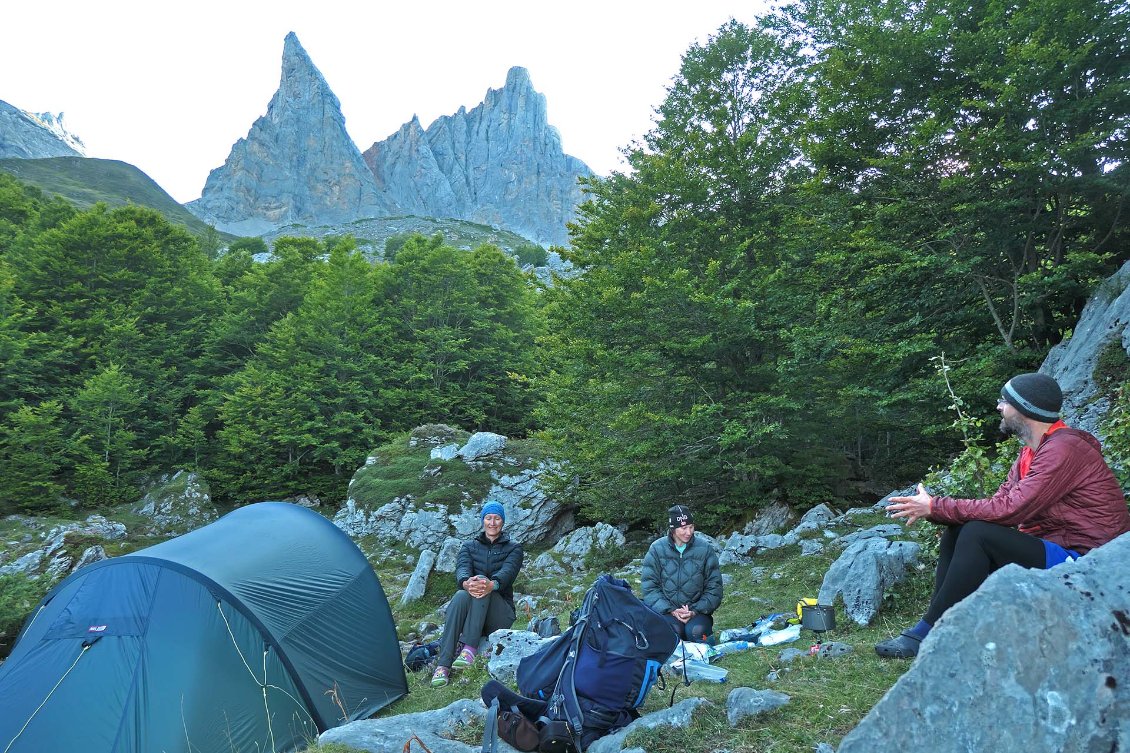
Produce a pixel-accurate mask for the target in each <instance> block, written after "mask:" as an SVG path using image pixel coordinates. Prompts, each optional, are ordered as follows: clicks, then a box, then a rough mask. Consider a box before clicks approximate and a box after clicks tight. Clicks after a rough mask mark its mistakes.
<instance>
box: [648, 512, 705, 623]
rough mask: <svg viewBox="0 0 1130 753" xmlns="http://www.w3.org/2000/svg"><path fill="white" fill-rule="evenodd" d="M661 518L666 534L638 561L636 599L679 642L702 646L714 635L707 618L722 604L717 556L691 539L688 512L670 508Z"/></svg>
mask: <svg viewBox="0 0 1130 753" xmlns="http://www.w3.org/2000/svg"><path fill="white" fill-rule="evenodd" d="M667 515H668V530H667V535H666V536H664V537H663V538H661V539H657V540H656V541H654V542H652V544H651V546H650V547H649V548H648V550H647V554H645V555H644V558H643V568H642V573H641V578H640V590H641V591H642V592H643V597H642V599H641V600H642V601H643V603H644V604H647V605H648V606H649V607H651V608H652V609H654V610H655V611H656V612H659V613H660V614H662V615H664V616H665V617H666V618H667V619H668V621H669V622H670V623H671V627H673V628H674V629H675V633H676V634H677V635H678V636H679V637H680V638H682V639H683V640H685V641H692V642H702V641H704V640H706V638H707V636H709V635H710V634H711V632H712V631H713V630H714V617H713V614H714V612H715V611H716V610H717V609H718V607H719V606H720V605H721V604H722V571H721V569H720V568H719V567H718V555H716V554H715V553H714V549H713V548H711V547H710V545H709V544H707V543H706V542H704V541H702V540H701V539H696V538H695V535H694V520H693V519H692V517H691V511H690V510H689V509H687V508H686V507H685V506H683V505H675V506H674V507H672V508H671V509H670V510H668V511H667Z"/></svg>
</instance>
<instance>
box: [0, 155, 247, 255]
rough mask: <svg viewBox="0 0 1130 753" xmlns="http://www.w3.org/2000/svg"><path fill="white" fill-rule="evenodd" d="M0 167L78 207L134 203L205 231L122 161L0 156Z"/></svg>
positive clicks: (141, 173)
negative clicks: (7, 157) (100, 203)
mask: <svg viewBox="0 0 1130 753" xmlns="http://www.w3.org/2000/svg"><path fill="white" fill-rule="evenodd" d="M0 170H3V171H4V172H6V173H11V174H12V175H14V176H15V177H16V178H18V179H19V180H21V181H23V182H25V183H30V184H31V185H33V186H35V187H37V188H39V189H40V190H42V191H43V192H45V193H48V194H57V195H59V196H61V197H63V198H64V199H67V200H68V201H70V202H72V203H73V204H74V205H75V206H77V207H79V208H80V209H86V208H89V207H91V206H94V205H95V204H96V203H98V202H100V201H102V202H105V203H106V204H108V205H110V206H112V207H118V206H125V205H127V204H135V205H137V206H144V207H150V208H152V209H156V210H157V211H158V212H160V213H161V214H163V215H164V216H165V217H166V218H167V219H168V220H169V221H170V222H174V223H176V224H178V225H181V226H183V227H186V228H188V229H189V230H191V231H192V232H193V233H196V234H200V233H205V232H208V230H209V226H208V225H207V224H206V223H204V222H202V221H201V220H199V219H198V218H197V217H196V216H195V215H193V214H192V213H191V212H189V211H188V210H187V209H185V208H184V207H183V206H181V205H180V204H178V203H177V201H176V199H174V198H173V197H172V196H169V194H167V193H165V190H164V189H163V188H161V187H160V186H159V185H157V183H155V182H154V181H153V179H152V178H150V177H149V176H148V175H146V174H145V173H143V172H142V171H141V170H139V169H138V168H136V167H134V166H133V165H130V164H127V163H125V162H119V161H117V160H106V159H93V158H90V157H50V158H46V159H0ZM220 237H221V238H224V239H225V240H228V241H230V240H233V239H234V237H235V236H229V235H225V234H223V233H221V234H220Z"/></svg>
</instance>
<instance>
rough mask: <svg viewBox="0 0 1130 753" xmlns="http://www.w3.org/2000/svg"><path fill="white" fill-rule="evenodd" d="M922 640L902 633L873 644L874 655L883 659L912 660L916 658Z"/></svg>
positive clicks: (904, 632) (905, 632) (907, 633)
mask: <svg viewBox="0 0 1130 753" xmlns="http://www.w3.org/2000/svg"><path fill="white" fill-rule="evenodd" d="M921 645H922V640H921V639H919V638H916V637H914V636H913V635H911V634H910V633H909V632H907V631H905V630H904V631H903V632H902V633H901V634H899V635H898V636H897V637H895V638H891V639H889V640H885V641H883V642H882V643H876V644H875V653H877V654H878V655H879V656H881V657H883V658H884V659H913V658H914V657H916V656H918V647H919V646H921Z"/></svg>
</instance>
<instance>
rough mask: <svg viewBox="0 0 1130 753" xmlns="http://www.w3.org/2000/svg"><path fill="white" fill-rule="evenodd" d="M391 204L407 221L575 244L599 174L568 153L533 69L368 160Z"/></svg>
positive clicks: (391, 141) (380, 147)
mask: <svg viewBox="0 0 1130 753" xmlns="http://www.w3.org/2000/svg"><path fill="white" fill-rule="evenodd" d="M364 157H365V162H366V164H368V166H369V168H370V169H371V170H372V171H373V175H374V176H375V177H376V180H377V184H378V186H380V188H381V190H382V191H383V192H384V194H385V196H386V200H387V202H388V203H389V204H391V205H395V206H397V207H398V208H399V211H401V212H403V213H405V214H423V215H429V216H433V217H455V218H458V219H464V220H472V221H474V222H481V223H484V224H489V225H500V226H503V227H506V228H508V229H510V230H513V231H514V232H517V233H520V234H522V235H525V236H526V237H528V238H531V239H533V240H536V241H538V242H539V243H558V244H563V243H565V242H567V238H568V235H567V232H566V229H565V223H566V222H569V221H571V220H572V219H573V218H574V217H575V215H576V206H577V205H578V204H579V203H580V202H581V200H582V198H583V196H582V193H581V190H580V187H579V186H578V185H577V178H579V177H581V176H588V175H591V174H592V171H591V170H590V169H589V168H588V166H587V165H585V164H584V163H583V162H581V161H580V160H578V159H576V158H575V157H570V156H569V155H567V154H565V153H564V152H563V151H562V149H561V138H560V136H559V135H558V133H557V129H555V128H554V127H553V126H551V125H549V122H548V120H547V116H546V102H545V96H544V95H542V94H540V93H538V92H537V91H535V90H534V88H533V84H532V83H531V81H530V74H529V72H528V71H527V70H526V69H525V68H520V67H514V68H511V69H510V71H509V72H508V74H507V76H506V84H505V85H504V86H503V88H501V89H490V90H488V91H487V95H486V98H485V99H484V100H483V103H482V104H481V105H479V106H477V107H475V108H474V109H472V110H471V111H470V112H468V111H466V110H465V109H464V108H462V107H461V108H459V111H458V112H456V113H455V114H454V115H445V116H442V117H440V118H438V119H436V121H435V122H434V123H432V125H431V126H429V127H428V129H427V130H426V131H425V130H421V129H420V125H419V121H418V120H417V119H415V118H413V120H412V122H410V123H408V124H406V125H405V126H403V127H402V128H401V129H400V130H399V131H397V132H396V133H394V134H393V135H392V136H390V137H389V138H387V139H385V140H384V141H382V142H378V143H376V144H373V146H371V147H370V148H369V149H368V150H366V151H365V154H364Z"/></svg>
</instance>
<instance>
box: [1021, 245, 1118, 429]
mask: <svg viewBox="0 0 1130 753" xmlns="http://www.w3.org/2000/svg"><path fill="white" fill-rule="evenodd" d="M1127 325H1130V262H1126V263H1125V264H1123V265H1122V268H1121V269H1119V270H1118V271H1117V272H1116V273H1114V274H1113V275H1112V276H1110V277H1109V278H1107V279H1106V280H1105V281H1104V282H1103V283H1102V284H1101V285H1100V286H1099V287H1098V289H1097V290H1095V292H1094V293H1092V294H1091V298H1090V300H1088V301H1087V305H1086V306H1084V307H1083V314H1082V315H1081V316H1080V317H1079V322H1078V324H1076V325H1075V329H1074V330H1073V331H1072V334H1071V338H1070V339H1068V340H1066V341H1064V342H1062V343H1060V344H1059V345H1056V346H1055V347H1054V348H1052V349H1051V350H1050V351H1049V352H1048V356H1047V358H1045V359H1044V363H1043V365H1041V366H1040V371H1041V372H1043V373H1045V374H1048V375H1049V376H1052V377H1054V378H1055V379H1056V381H1057V382H1059V386H1060V387H1061V388H1062V389H1063V415H1064V418H1065V420H1066V421H1067V423H1069V424H1071V425H1072V426H1076V427H1078V428H1080V429H1084V430H1086V431H1089V432H1091V433H1092V434H1099V433H1100V432H1099V431H1098V426H1099V423H1100V422H1101V421H1102V419H1103V417H1104V416H1105V415H1106V412H1107V410H1108V409H1109V408H1110V401H1109V400H1108V399H1107V398H1106V396H1105V395H1103V394H1101V392H1100V385H1098V384H1096V382H1095V378H1094V373H1095V365H1096V364H1097V363H1098V361H1099V356H1100V355H1102V353H1103V351H1104V350H1105V349H1106V348H1108V347H1113V348H1121V349H1122V355H1123V356H1124V357H1126V358H1130V327H1128V326H1127ZM1107 389H1109V387H1107Z"/></svg>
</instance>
